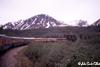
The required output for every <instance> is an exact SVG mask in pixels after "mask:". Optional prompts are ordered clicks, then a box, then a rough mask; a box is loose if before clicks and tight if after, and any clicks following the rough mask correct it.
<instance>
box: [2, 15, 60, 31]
mask: <svg viewBox="0 0 100 67" xmlns="http://www.w3.org/2000/svg"><path fill="white" fill-rule="evenodd" d="M58 25H61V23H60V22H59V21H57V20H56V19H54V18H52V17H50V16H48V15H45V14H39V15H36V16H33V17H31V18H28V19H26V20H20V21H17V22H14V23H12V22H8V23H7V24H5V25H4V26H3V29H17V30H26V29H38V28H49V27H54V26H58Z"/></svg>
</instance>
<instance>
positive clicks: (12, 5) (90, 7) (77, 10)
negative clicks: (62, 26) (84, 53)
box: [0, 0, 100, 24]
mask: <svg viewBox="0 0 100 67" xmlns="http://www.w3.org/2000/svg"><path fill="white" fill-rule="evenodd" d="M41 13H42V14H48V15H50V16H52V17H54V18H55V19H57V20H60V21H64V22H65V23H67V24H70V22H69V21H73V20H80V19H82V20H87V21H88V22H89V24H91V23H93V22H94V21H96V20H97V19H99V18H100V0H0V24H5V23H7V22H10V21H17V20H20V19H26V18H30V17H32V16H34V15H37V14H41Z"/></svg>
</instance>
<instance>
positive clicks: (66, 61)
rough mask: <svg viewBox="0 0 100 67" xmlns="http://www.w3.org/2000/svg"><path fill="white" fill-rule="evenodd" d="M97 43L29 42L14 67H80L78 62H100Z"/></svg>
mask: <svg viewBox="0 0 100 67" xmlns="http://www.w3.org/2000/svg"><path fill="white" fill-rule="evenodd" d="M99 42H100V41H97V40H93V41H92V40H91V41H89V42H88V41H84V42H83V41H81V40H79V41H76V42H71V41H67V40H66V41H57V42H31V43H30V44H28V47H27V48H25V49H23V50H22V51H21V52H20V53H19V55H18V56H17V59H18V63H17V64H16V67H81V66H79V65H78V62H100V45H99ZM82 67H83V66H82ZM85 67H90V66H85ZM91 67H97V66H91Z"/></svg>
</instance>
